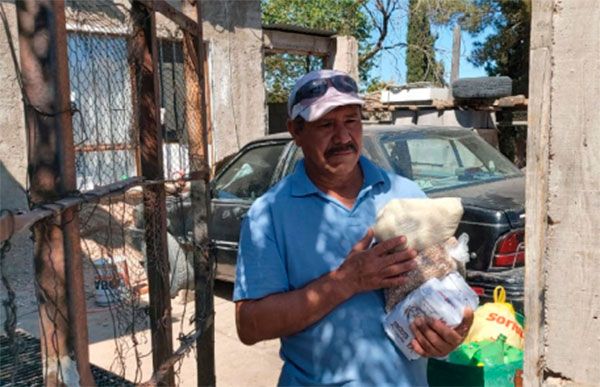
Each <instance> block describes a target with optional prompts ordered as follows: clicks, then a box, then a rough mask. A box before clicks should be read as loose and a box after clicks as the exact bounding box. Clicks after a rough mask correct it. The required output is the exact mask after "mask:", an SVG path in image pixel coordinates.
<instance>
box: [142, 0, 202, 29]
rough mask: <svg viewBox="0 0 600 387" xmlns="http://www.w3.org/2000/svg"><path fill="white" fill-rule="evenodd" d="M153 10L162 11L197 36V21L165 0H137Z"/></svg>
mask: <svg viewBox="0 0 600 387" xmlns="http://www.w3.org/2000/svg"><path fill="white" fill-rule="evenodd" d="M136 1H139V2H140V3H141V4H143V5H144V6H145V7H147V8H148V9H149V10H151V11H156V12H160V13H161V14H163V15H164V16H166V17H167V18H168V19H169V20H171V21H172V22H174V23H175V24H177V25H178V26H179V27H181V28H182V29H183V30H185V31H186V32H188V33H190V34H192V35H194V36H197V35H198V28H197V25H196V22H195V21H194V20H192V19H191V18H189V17H188V16H187V15H186V14H184V13H183V12H181V11H179V10H178V9H177V8H175V7H173V6H172V5H171V4H169V3H167V2H166V1H164V0H136Z"/></svg>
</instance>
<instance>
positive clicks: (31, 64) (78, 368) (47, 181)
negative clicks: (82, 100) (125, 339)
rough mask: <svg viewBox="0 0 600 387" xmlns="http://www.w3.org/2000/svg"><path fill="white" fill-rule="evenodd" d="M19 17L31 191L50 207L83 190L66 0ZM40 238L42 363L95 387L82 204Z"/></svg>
mask: <svg viewBox="0 0 600 387" xmlns="http://www.w3.org/2000/svg"><path fill="white" fill-rule="evenodd" d="M17 14H18V22H19V46H20V56H21V58H20V59H21V65H22V75H23V88H24V90H23V91H24V101H25V105H26V121H27V126H28V137H29V143H30V148H29V166H28V168H29V171H30V185H31V186H30V194H31V199H32V201H33V203H34V205H42V204H44V203H47V202H49V201H53V200H56V199H58V198H60V197H64V196H66V195H67V194H68V193H69V192H73V191H75V190H76V188H77V187H76V179H75V156H74V146H73V126H72V122H71V104H70V100H69V95H70V85H69V70H68V69H69V67H68V61H67V31H66V28H65V4H64V1H50V0H44V1H42V0H40V1H22V2H21V3H20V4H18V6H17ZM57 224H59V226H58V225H57ZM13 226H14V224H13ZM11 231H14V229H13V230H11ZM34 235H35V257H34V262H35V267H36V281H37V284H38V294H37V296H38V300H39V312H40V330H41V334H40V336H41V340H40V342H41V345H42V349H43V350H42V357H43V359H42V362H43V363H44V364H45V365H46V369H47V370H48V372H47V373H46V375H45V383H46V384H50V385H54V384H58V383H61V382H64V383H65V384H67V385H70V384H73V383H81V384H83V385H94V379H93V377H92V373H91V370H90V365H89V351H88V345H89V344H88V330H87V319H86V315H85V313H82V311H85V310H86V303H85V290H84V281H83V263H82V259H81V258H82V257H81V246H80V241H79V216H78V212H77V209H75V208H69V209H67V210H65V211H64V212H63V213H62V214H61V215H60V216H56V218H55V219H54V221H52V222H39V223H37V224H36V225H35V227H34ZM72 354H74V357H75V359H74V360H75V364H74V365H73V361H72V359H71V356H72Z"/></svg>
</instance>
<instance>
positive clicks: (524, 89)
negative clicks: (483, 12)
mask: <svg viewBox="0 0 600 387" xmlns="http://www.w3.org/2000/svg"><path fill="white" fill-rule="evenodd" d="M483 2H485V3H486V4H488V5H489V6H490V7H491V12H489V13H488V15H487V17H485V18H483V19H482V20H481V23H480V24H479V26H478V27H477V28H476V29H474V32H480V31H482V30H484V29H486V28H492V30H493V32H492V34H491V35H489V36H488V37H487V39H486V40H485V41H483V42H476V43H475V50H474V51H473V53H472V55H471V57H470V58H469V60H470V61H471V62H472V63H473V64H474V65H476V66H484V68H485V70H486V72H487V73H488V74H489V75H508V76H509V77H511V78H512V80H513V94H525V95H528V85H529V36H530V29H531V0H491V1H490V0H477V3H483Z"/></svg>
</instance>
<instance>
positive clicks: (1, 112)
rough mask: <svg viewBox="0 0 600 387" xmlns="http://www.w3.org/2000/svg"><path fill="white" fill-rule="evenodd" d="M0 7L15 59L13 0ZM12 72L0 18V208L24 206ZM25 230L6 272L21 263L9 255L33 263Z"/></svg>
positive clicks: (18, 103)
mask: <svg viewBox="0 0 600 387" xmlns="http://www.w3.org/2000/svg"><path fill="white" fill-rule="evenodd" d="M2 7H3V8H4V11H5V14H6V17H7V19H8V24H9V29H10V33H11V35H12V40H13V45H14V48H15V50H16V52H15V55H16V58H17V61H18V60H19V44H18V38H19V32H18V29H17V12H16V7H15V4H14V2H13V1H9V2H2ZM16 74H17V73H16V71H15V65H14V62H13V57H12V54H11V50H10V46H9V38H8V36H7V34H6V32H5V29H4V25H3V24H2V23H1V22H0V85H1V87H0V209H2V210H12V211H15V210H18V209H27V208H28V203H27V196H26V194H25V188H24V187H26V186H27V139H26V132H25V114H24V111H23V101H22V100H21V90H20V89H19V83H18V81H17V75H16ZM29 234H30V233H29V232H24V233H22V234H20V235H19V236H17V237H15V238H14V239H13V240H12V241H11V242H12V243H11V245H12V247H11V250H10V252H9V253H8V261H7V262H5V264H4V268H5V269H6V270H7V271H8V273H9V274H10V273H11V270H12V269H13V268H15V267H22V265H13V264H11V260H13V259H27V258H30V259H31V262H32V263H31V265H30V267H31V268H32V267H33V245H32V243H31V240H30V239H29ZM13 285H14V284H13ZM2 289H4V287H2ZM3 312H4V311H2V313H3ZM2 313H0V315H1V314H2ZM2 319H4V317H2Z"/></svg>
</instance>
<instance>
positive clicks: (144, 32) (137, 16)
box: [131, 1, 175, 386]
mask: <svg viewBox="0 0 600 387" xmlns="http://www.w3.org/2000/svg"><path fill="white" fill-rule="evenodd" d="M131 14H132V17H133V21H134V34H133V42H132V45H133V52H135V53H137V55H138V56H137V57H136V58H135V59H134V61H135V62H134V69H135V75H134V76H135V78H136V79H138V80H139V83H137V85H136V88H137V90H136V91H137V93H138V96H137V98H136V101H137V102H138V104H139V108H138V117H137V122H138V124H139V128H138V131H139V135H140V152H141V172H142V176H144V177H145V178H147V179H151V180H162V179H163V178H164V171H163V153H162V131H161V127H160V109H159V107H160V98H159V81H158V70H157V69H158V65H157V64H158V46H157V39H156V18H155V14H154V12H150V11H149V10H148V8H146V7H145V6H143V5H142V4H141V3H140V2H138V1H134V2H133V5H132V10H131ZM165 198H166V193H165V187H164V185H163V184H155V185H151V186H145V187H144V219H145V230H146V232H145V241H146V260H147V267H148V285H149V287H150V290H149V297H150V313H149V314H150V328H151V331H152V365H153V369H154V372H155V373H156V372H158V371H159V370H160V369H161V366H162V365H163V363H165V362H166V361H168V359H169V358H170V357H171V355H172V354H173V333H172V321H171V296H170V291H169V289H170V285H169V279H170V275H169V273H170V268H169V253H168V250H167V212H166V205H165ZM164 375H165V376H164V378H163V380H162V381H161V383H160V385H164V386H173V385H175V378H174V374H173V368H172V367H171V368H170V369H169V370H168V371H167V372H165V373H164Z"/></svg>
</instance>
